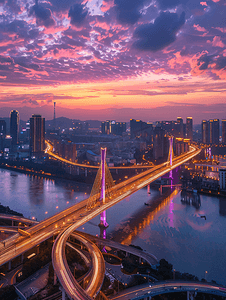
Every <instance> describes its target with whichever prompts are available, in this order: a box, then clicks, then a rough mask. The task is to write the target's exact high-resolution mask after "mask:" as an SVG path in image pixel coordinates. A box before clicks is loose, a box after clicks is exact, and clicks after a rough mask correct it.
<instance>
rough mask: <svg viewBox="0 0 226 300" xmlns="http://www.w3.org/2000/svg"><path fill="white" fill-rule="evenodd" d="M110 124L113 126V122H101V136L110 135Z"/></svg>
mask: <svg viewBox="0 0 226 300" xmlns="http://www.w3.org/2000/svg"><path fill="white" fill-rule="evenodd" d="M112 124H115V121H110V120H108V121H105V122H101V132H102V133H103V134H110V133H112V132H111V129H112Z"/></svg>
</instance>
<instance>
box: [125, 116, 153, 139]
mask: <svg viewBox="0 0 226 300" xmlns="http://www.w3.org/2000/svg"><path fill="white" fill-rule="evenodd" d="M152 130H153V124H152V123H150V122H148V123H146V122H143V121H141V120H134V119H130V136H131V138H135V137H138V138H140V137H144V138H145V137H146V138H147V137H148V136H150V134H151V132H152Z"/></svg>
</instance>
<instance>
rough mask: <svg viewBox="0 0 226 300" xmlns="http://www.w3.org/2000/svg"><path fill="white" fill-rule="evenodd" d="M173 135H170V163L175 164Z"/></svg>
mask: <svg viewBox="0 0 226 300" xmlns="http://www.w3.org/2000/svg"><path fill="white" fill-rule="evenodd" d="M173 156H174V155H173V136H172V135H171V136H169V154H168V160H167V161H168V162H169V165H170V166H172V164H173Z"/></svg>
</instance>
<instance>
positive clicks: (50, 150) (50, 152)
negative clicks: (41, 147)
mask: <svg viewBox="0 0 226 300" xmlns="http://www.w3.org/2000/svg"><path fill="white" fill-rule="evenodd" d="M45 143H46V150H45V152H46V153H48V155H50V156H52V157H54V158H55V159H57V160H59V161H61V162H63V163H66V164H68V165H71V166H75V167H81V168H88V169H99V167H100V166H94V165H90V164H79V163H76V162H72V161H70V160H68V159H65V158H63V157H61V156H59V155H57V154H55V153H54V152H53V145H52V144H51V143H50V142H49V141H47V140H45ZM153 166H154V164H153V163H151V162H150V163H149V164H148V165H132V166H117V167H109V169H111V170H119V169H121V170H127V169H149V168H153Z"/></svg>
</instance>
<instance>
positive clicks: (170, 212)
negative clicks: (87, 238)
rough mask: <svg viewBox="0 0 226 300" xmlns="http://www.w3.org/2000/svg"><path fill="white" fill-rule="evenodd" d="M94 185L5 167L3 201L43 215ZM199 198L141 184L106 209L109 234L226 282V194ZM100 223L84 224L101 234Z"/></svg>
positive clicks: (0, 173) (0, 188)
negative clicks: (185, 198) (196, 202)
mask: <svg viewBox="0 0 226 300" xmlns="http://www.w3.org/2000/svg"><path fill="white" fill-rule="evenodd" d="M90 188H91V187H90V186H87V185H85V184H77V183H73V182H71V181H63V180H56V181H55V180H50V179H45V178H40V177H34V176H29V175H25V174H20V173H16V172H11V171H7V170H2V169H0V202H1V204H2V205H5V206H9V207H10V208H11V209H13V210H16V211H18V212H20V213H22V214H23V215H24V216H25V217H28V218H29V217H30V218H31V217H36V218H37V220H38V221H41V220H43V219H45V218H47V217H50V216H52V215H53V214H55V213H57V212H59V211H61V210H63V209H65V208H67V207H68V206H70V205H73V204H75V203H77V202H79V201H81V200H83V199H85V198H87V196H88V194H89V193H90ZM160 197H162V198H160ZM144 203H148V204H149V205H144ZM200 203H201V206H200V207H199V208H196V207H195V206H193V205H189V204H183V203H182V202H181V193H180V192H179V191H177V190H174V191H173V190H170V189H168V190H167V191H166V193H164V194H163V196H160V195H159V191H157V190H151V194H148V193H147V189H146V188H144V189H141V190H140V191H138V192H136V193H134V194H133V195H131V196H130V197H127V198H126V199H124V200H123V201H121V202H120V203H118V204H117V205H115V206H113V207H111V208H110V209H109V210H108V211H107V222H108V224H109V227H108V229H107V237H109V238H113V239H114V240H116V241H119V242H122V243H124V244H131V243H132V244H134V245H139V246H140V247H142V248H143V249H144V250H146V251H147V252H150V253H152V254H154V255H155V256H156V257H157V258H158V259H161V258H165V259H166V260H167V261H169V262H170V263H172V264H173V267H174V269H176V270H178V271H180V272H188V273H191V274H194V275H196V276H198V277H199V278H200V279H201V278H204V276H205V271H207V272H208V273H207V274H206V278H207V280H209V281H210V280H212V279H213V280H216V281H217V282H218V283H222V284H225V285H226V276H225V270H226V255H225V251H226V238H225V236H226V199H224V198H217V197H212V196H206V195H200ZM201 216H205V217H206V219H205V218H201ZM98 224H99V217H97V218H95V219H93V220H92V221H90V222H88V223H87V224H85V225H84V226H83V227H81V228H80V230H81V231H85V232H88V233H91V234H94V235H97V234H99V233H100V230H99V227H98Z"/></svg>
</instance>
